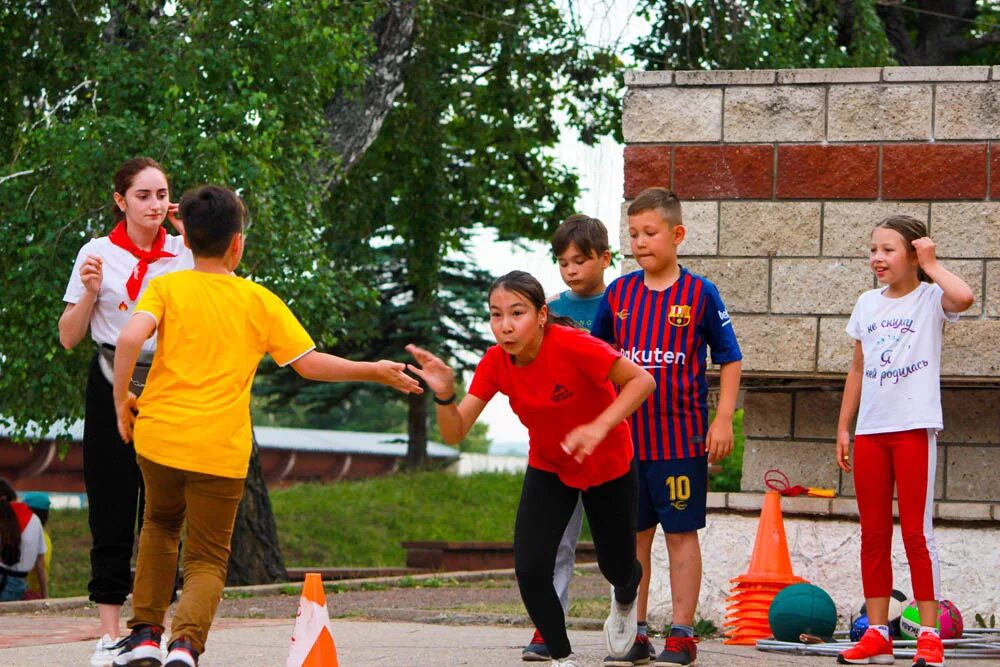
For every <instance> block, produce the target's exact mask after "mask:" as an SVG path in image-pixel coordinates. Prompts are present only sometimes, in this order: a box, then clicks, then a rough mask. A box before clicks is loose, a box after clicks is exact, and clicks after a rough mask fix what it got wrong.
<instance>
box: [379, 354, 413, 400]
mask: <svg viewBox="0 0 1000 667" xmlns="http://www.w3.org/2000/svg"><path fill="white" fill-rule="evenodd" d="M375 374H376V375H377V377H378V381H379V382H380V383H381V384H384V385H387V386H389V387H392V388H393V389H396V390H398V391H401V392H403V393H404V394H422V393H424V388H423V387H421V386H420V383H419V382H417V381H416V379H415V378H413V377H411V376H409V375H407V374H406V364H401V363H399V362H398V361H389V360H388V359H382V360H381V361H376V362H375Z"/></svg>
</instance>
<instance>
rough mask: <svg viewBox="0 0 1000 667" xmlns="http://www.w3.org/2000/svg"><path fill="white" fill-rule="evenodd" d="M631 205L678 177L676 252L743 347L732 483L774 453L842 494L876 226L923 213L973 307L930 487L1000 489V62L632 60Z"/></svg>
mask: <svg viewBox="0 0 1000 667" xmlns="http://www.w3.org/2000/svg"><path fill="white" fill-rule="evenodd" d="M626 83H627V84H628V93H627V95H626V98H625V108H624V115H623V131H624V136H625V141H626V144H627V145H626V148H625V193H624V194H625V200H626V201H625V204H624V205H623V216H622V237H623V243H622V247H623V248H624V250H625V254H626V262H625V267H624V268H625V270H631V269H632V268H634V267H635V264H634V262H632V261H631V258H630V257H629V256H628V231H627V219H626V217H625V215H624V209H625V207H627V205H628V203H629V201H630V200H631V199H632V198H633V197H634V196H635V195H636V194H637V193H638V192H639V191H641V190H642V189H643V188H646V187H649V186H653V185H658V186H664V187H668V188H671V189H673V190H674V191H675V192H676V193H677V194H678V196H679V197H680V198H681V199H682V201H683V208H684V216H685V224H686V225H687V227H688V239H687V240H686V241H685V243H684V244H683V245H682V246H681V255H682V260H681V261H682V263H683V264H684V265H685V266H687V267H688V268H690V269H691V270H693V271H695V272H697V273H702V274H704V275H706V276H707V277H709V278H710V279H711V280H712V281H713V282H715V283H716V284H717V285H718V286H719V289H720V291H721V293H722V296H723V299H724V300H725V301H726V304H727V307H728V310H729V313H730V315H732V317H733V322H734V326H735V329H736V332H737V335H738V336H739V338H740V342H741V345H742V347H743V350H744V355H745V359H744V371H745V373H746V377H747V382H746V385H747V387H748V391H747V396H746V417H745V419H746V424H745V427H746V429H747V437H748V443H747V450H746V454H745V458H744V488H745V489H746V490H758V489H761V488H763V486H762V479H761V475H762V473H763V471H764V470H766V469H767V468H769V467H781V468H782V469H784V470H785V471H786V472H787V473H788V474H789V475H790V476H791V477H792V479H793V480H794V482H795V483H800V484H806V485H813V486H826V487H835V488H837V489H838V491H839V492H840V493H842V494H845V495H852V494H853V486H852V485H851V483H850V478H849V477H847V478H845V479H841V476H840V475H839V473H838V470H837V468H836V467H835V466H834V462H833V455H832V449H833V446H832V443H833V441H834V437H835V427H836V417H837V410H838V409H839V401H840V393H839V391H840V388H841V387H842V384H843V376H844V374H845V373H846V369H847V366H848V364H849V362H850V359H851V353H852V348H853V342H852V340H851V339H850V338H849V337H848V336H847V335H846V333H844V327H845V326H846V324H847V319H848V317H849V315H850V313H851V309H852V307H853V305H854V303H855V301H856V299H857V297H858V295H859V294H860V293H861V292H863V291H864V290H866V289H870V288H872V287H874V286H875V285H876V283H875V280H874V277H873V276H872V275H871V273H870V271H869V270H868V261H867V256H868V238H869V235H870V232H871V229H872V227H873V226H874V225H875V224H876V223H877V222H878V221H879V220H881V219H882V218H884V217H885V216H887V215H889V214H892V213H906V214H909V215H912V216H914V217H917V218H920V219H922V220H925V221H926V222H927V223H928V226H929V229H930V234H931V236H932V238H934V239H935V241H936V242H937V245H938V255H939V257H941V258H942V260H943V261H944V262H945V264H946V265H947V266H948V267H949V268H951V269H952V270H954V271H955V272H956V273H958V274H959V275H961V276H962V277H963V278H964V279H965V280H966V281H967V282H968V283H969V284H970V285H971V286H972V288H973V291H974V292H975V295H976V303H975V305H974V306H973V307H972V309H971V310H970V311H968V312H967V313H966V314H965V315H964V316H963V318H962V320H961V321H960V322H959V323H958V324H957V325H949V326H948V327H946V332H945V342H944V353H943V359H942V364H943V378H942V384H943V387H944V389H943V394H944V398H943V400H944V411H945V427H946V430H945V431H944V432H943V433H942V434H941V437H940V452H939V466H938V467H939V470H938V488H937V491H938V496H939V498H940V499H947V500H968V501H989V500H996V499H1000V479H998V478H997V477H996V476H995V475H992V474H991V473H990V469H991V466H989V465H988V462H990V461H992V460H994V459H993V457H995V456H997V455H1000V410H998V409H997V408H1000V66H997V67H943V68H906V67H903V68H858V69H836V70H777V71H775V70H756V71H717V72H704V71H699V72H633V73H630V74H629V76H628V77H627V78H626Z"/></svg>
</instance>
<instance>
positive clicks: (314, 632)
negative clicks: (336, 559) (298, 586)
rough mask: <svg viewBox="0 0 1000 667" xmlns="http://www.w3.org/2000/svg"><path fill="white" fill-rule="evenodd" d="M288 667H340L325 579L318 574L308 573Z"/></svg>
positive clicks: (300, 602) (300, 600)
mask: <svg viewBox="0 0 1000 667" xmlns="http://www.w3.org/2000/svg"><path fill="white" fill-rule="evenodd" d="M286 665H287V667H338V663H337V647H336V645H334V643H333V633H332V632H331V631H330V614H329V613H328V612H327V609H326V595H325V594H324V593H323V579H322V577H320V575H319V574H317V573H315V572H309V573H307V574H306V581H305V583H304V584H303V585H302V597H301V598H299V613H298V614H296V615H295V631H294V632H293V633H292V647H291V649H290V650H289V651H288V662H287V663H286Z"/></svg>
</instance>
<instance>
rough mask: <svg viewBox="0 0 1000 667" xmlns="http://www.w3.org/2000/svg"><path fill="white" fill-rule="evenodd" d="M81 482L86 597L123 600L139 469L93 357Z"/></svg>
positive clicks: (138, 513)
mask: <svg viewBox="0 0 1000 667" xmlns="http://www.w3.org/2000/svg"><path fill="white" fill-rule="evenodd" d="M83 481H84V484H85V486H86V488H87V503H88V505H89V506H90V534H91V536H92V537H93V547H92V548H91V550H90V572H91V579H90V584H88V586H87V588H88V590H89V591H90V599H91V600H92V601H94V602H97V603H100V604H117V605H120V604H123V603H124V602H125V598H126V597H127V596H128V594H129V593H130V592H131V590H132V567H131V565H132V549H133V545H134V544H135V534H136V519H137V518H138V519H139V521H140V522H141V520H142V507H141V506H142V502H143V485H142V474H141V473H140V472H139V466H138V465H137V464H136V462H135V449H134V448H133V447H132V445H131V444H126V443H125V442H124V441H122V439H121V436H119V435H118V425H117V418H116V416H115V404H114V399H113V398H112V388H111V385H110V384H109V383H108V381H107V380H106V379H105V378H104V375H103V374H102V373H101V369H100V368H99V367H98V364H97V356H96V355H95V356H94V359H93V361H91V363H90V372H89V374H88V376H87V403H86V419H85V421H84V426H83Z"/></svg>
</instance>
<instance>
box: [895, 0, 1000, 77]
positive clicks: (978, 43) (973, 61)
mask: <svg viewBox="0 0 1000 667" xmlns="http://www.w3.org/2000/svg"><path fill="white" fill-rule="evenodd" d="M876 10H877V11H878V15H879V18H881V19H882V23H883V25H884V26H885V34H886V37H887V38H888V39H889V42H890V43H891V44H892V47H893V50H894V51H895V56H896V60H897V61H899V64H900V65H911V66H912V65H993V64H996V63H997V62H998V59H1000V8H998V7H997V4H996V3H995V2H992V1H991V0H917V1H916V2H906V3H903V2H879V3H877V6H876Z"/></svg>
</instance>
